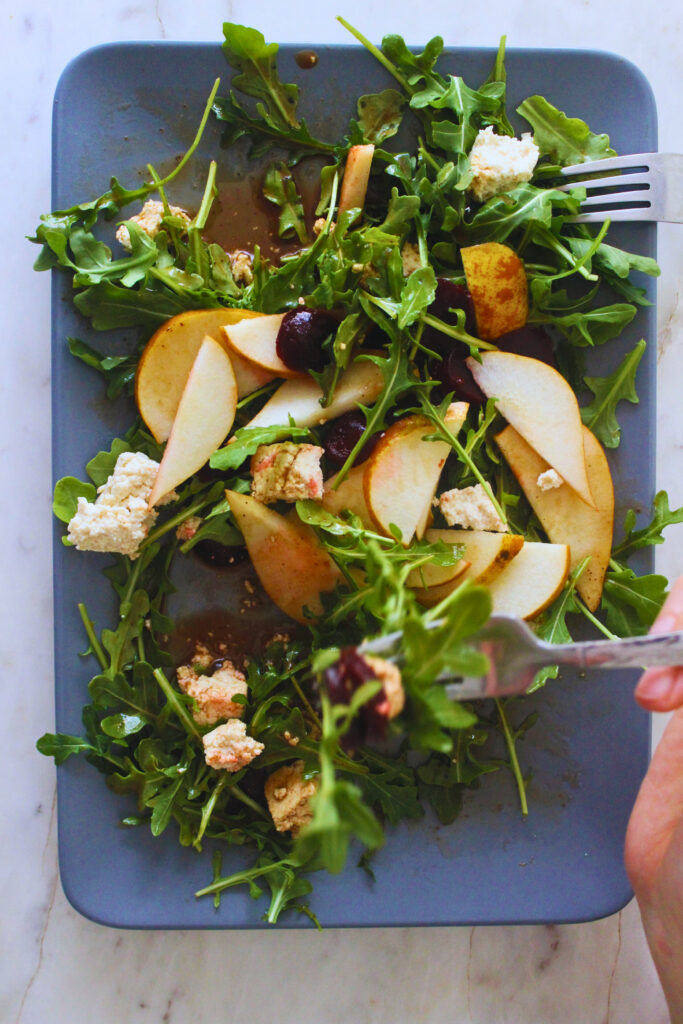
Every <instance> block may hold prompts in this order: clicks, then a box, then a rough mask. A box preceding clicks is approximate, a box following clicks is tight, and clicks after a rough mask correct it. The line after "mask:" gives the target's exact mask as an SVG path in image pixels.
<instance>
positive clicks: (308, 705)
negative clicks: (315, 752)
mask: <svg viewBox="0 0 683 1024" xmlns="http://www.w3.org/2000/svg"><path fill="white" fill-rule="evenodd" d="M290 683H291V684H292V686H293V687H294V689H295V690H296V694H297V697H298V698H299V700H300V701H301V703H302V704H303V706H304V707H305V708H306V711H307V712H308V714H309V715H310V716H311V719H312V720H313V721H314V722H315V724H316V725H317V726H318V728H319V729H322V727H323V724H322V722H321V721H320V718H319V717H318V715H317V714H316V712H315V711H314V710H313V707H312V705H311V702H310V701H309V699H308V697H307V696H306V694H305V693H304V691H303V690H302V689H301V686H300V685H299V682H298V680H297V679H295V677H294V676H292V677H291V679H290Z"/></svg>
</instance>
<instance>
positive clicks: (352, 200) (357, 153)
mask: <svg viewBox="0 0 683 1024" xmlns="http://www.w3.org/2000/svg"><path fill="white" fill-rule="evenodd" d="M374 153H375V147H374V146H373V145H364V146H351V149H350V150H349V152H348V156H347V157H346V166H345V167H344V177H343V179H342V187H341V195H340V197H339V215H341V214H342V213H344V211H345V210H353V209H354V208H358V209H361V210H362V209H363V206H364V205H365V196H366V194H367V191H368V181H369V180H370V168H371V166H372V158H373V156H374Z"/></svg>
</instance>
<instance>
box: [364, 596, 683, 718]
mask: <svg viewBox="0 0 683 1024" xmlns="http://www.w3.org/2000/svg"><path fill="white" fill-rule="evenodd" d="M438 625H440V622H438V621H437V622H432V623H430V626H429V628H435V627H436V626H438ZM402 638H403V634H402V633H400V632H398V633H389V634H387V635H386V636H381V637H378V638H377V639H376V640H369V641H366V642H365V643H363V644H361V645H360V647H359V648H358V653H359V654H361V655H365V654H370V655H378V656H379V657H383V658H387V659H388V660H389V661H394V662H396V663H397V664H399V665H400V663H401V660H402V659H401V640H402ZM468 643H471V644H472V645H473V646H474V647H478V648H479V650H480V651H483V653H484V654H486V656H487V657H488V659H489V662H490V669H489V672H488V673H487V675H485V676H464V677H462V678H459V679H457V680H456V679H454V678H453V676H452V675H448V676H440V677H439V679H440V680H441V681H443V682H444V683H445V684H446V685H445V689H446V692H447V694H448V696H449V697H450V699H451V700H478V699H480V698H484V697H510V696H513V695H515V694H521V693H525V692H526V690H528V688H529V686H530V685H531V683H532V682H533V678H534V675H535V674H536V672H537V671H538V669H539V668H544V667H545V666H547V665H575V666H576V667H578V668H581V669H590V668H628V667H633V668H644V667H648V668H649V667H652V666H654V665H676V664H683V631H681V632H678V633H659V634H653V635H648V636H637V637H629V638H628V639H625V640H590V641H588V642H585V643H575V644H549V643H545V642H544V641H542V640H539V639H538V638H537V637H536V636H535V635H534V634H533V633H532V631H531V629H529V627H528V626H527V624H526V623H525V622H522V620H521V619H516V618H514V617H513V616H510V615H493V616H491V618H490V619H489V621H488V622H487V624H486V625H485V626H484V627H483V629H481V630H479V632H478V633H476V634H474V636H472V637H470V638H469V640H468ZM448 680H450V682H448Z"/></svg>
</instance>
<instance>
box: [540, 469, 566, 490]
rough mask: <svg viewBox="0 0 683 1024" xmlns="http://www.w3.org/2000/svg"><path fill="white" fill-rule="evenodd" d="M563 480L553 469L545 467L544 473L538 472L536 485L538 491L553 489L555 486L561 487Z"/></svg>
mask: <svg viewBox="0 0 683 1024" xmlns="http://www.w3.org/2000/svg"><path fill="white" fill-rule="evenodd" d="M563 483H564V480H563V479H562V477H561V476H560V474H559V473H557V472H556V471H555V470H554V469H552V468H551V469H546V471H545V473H539V476H538V480H537V481H536V486H537V487H538V489H539V490H540V491H553V490H555V488H556V487H561V486H562V484H563Z"/></svg>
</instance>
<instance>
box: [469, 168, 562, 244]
mask: <svg viewBox="0 0 683 1024" xmlns="http://www.w3.org/2000/svg"><path fill="white" fill-rule="evenodd" d="M579 206H580V203H579V201H578V199H575V198H573V197H572V196H571V195H569V193H568V192H560V191H559V190H558V189H553V188H537V187H536V186H535V185H531V184H529V183H528V182H524V183H523V184H521V185H517V187H516V188H513V189H511V190H510V191H509V192H506V193H505V194H504V195H500V196H493V198H491V199H489V200H487V202H485V203H484V204H483V206H481V208H480V209H479V210H477V212H476V213H475V215H474V217H473V218H472V220H471V221H470V223H469V224H464V225H463V227H464V230H465V232H466V233H467V236H468V237H471V238H472V239H474V240H477V239H486V241H489V242H504V241H505V239H506V238H508V236H509V235H510V234H511V233H512V232H513V231H514V230H515V229H516V228H518V227H521V226H522V225H524V226H527V225H530V224H542V225H544V226H545V227H550V225H551V223H552V219H553V216H554V215H555V213H556V210H557V209H560V210H561V211H563V212H565V213H567V214H570V215H571V214H575V213H578V211H579Z"/></svg>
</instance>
